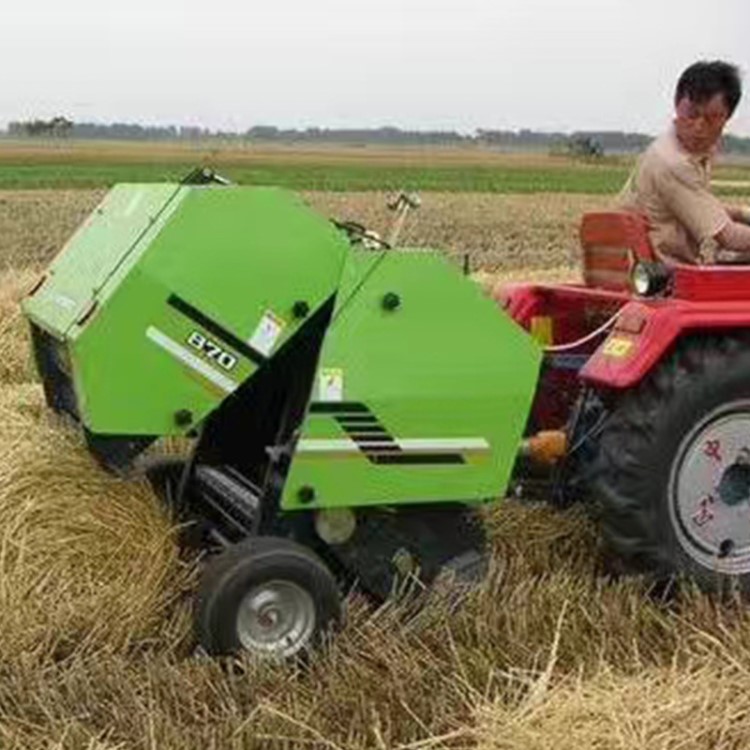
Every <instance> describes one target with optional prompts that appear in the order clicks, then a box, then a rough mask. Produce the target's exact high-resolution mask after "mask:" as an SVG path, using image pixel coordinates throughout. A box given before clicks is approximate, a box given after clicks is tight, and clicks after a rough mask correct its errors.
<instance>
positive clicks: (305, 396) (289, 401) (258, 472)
mask: <svg viewBox="0 0 750 750" xmlns="http://www.w3.org/2000/svg"><path fill="white" fill-rule="evenodd" d="M333 305H334V298H333V297H331V298H330V299H329V300H328V301H327V302H326V303H325V304H324V305H322V306H321V307H320V308H319V309H318V310H317V311H316V312H315V314H314V315H313V316H312V317H311V318H310V319H309V320H308V321H307V322H306V323H305V325H304V326H302V328H300V330H299V331H298V332H297V333H296V335H295V336H293V337H292V338H291V339H290V340H289V341H288V342H287V343H286V344H285V345H284V346H283V347H282V348H281V349H280V350H279V351H278V352H277V353H276V354H275V355H274V356H273V357H272V358H271V359H269V360H267V361H266V362H265V364H263V365H262V366H261V367H260V368H259V369H258V371H257V372H256V373H255V375H254V376H253V377H252V378H251V379H250V380H248V381H246V382H245V383H244V384H243V385H242V386H241V387H240V388H238V389H237V390H236V391H235V392H234V393H233V394H232V395H231V396H229V397H228V398H227V399H226V400H225V401H224V402H223V403H222V405H221V406H220V407H219V408H218V409H217V410H216V412H214V413H213V414H212V415H211V417H210V418H209V419H208V420H207V421H206V423H205V425H204V427H203V430H202V432H201V438H200V443H199V445H198V447H197V451H196V456H195V460H196V463H197V464H208V465H213V466H219V465H228V466H232V467H234V468H235V469H237V470H238V471H239V472H240V473H241V474H243V475H244V476H245V477H247V478H248V479H249V480H250V481H251V482H252V483H253V484H255V485H256V486H258V487H260V488H261V489H262V490H263V491H264V493H265V492H267V490H268V487H267V484H268V482H269V480H270V478H271V472H270V471H269V470H270V464H271V460H270V457H269V453H268V450H267V449H268V448H270V447H278V446H284V445H286V444H287V443H288V442H289V441H290V439H291V438H292V436H293V434H294V431H295V430H296V429H297V428H298V427H299V425H300V424H301V422H302V419H303V418H304V415H305V411H306V409H307V404H308V400H309V397H310V391H311V389H312V385H313V379H314V377H315V370H316V368H317V363H318V356H319V354H320V348H321V345H322V343H323V337H324V336H325V332H326V329H327V327H328V324H329V322H330V320H331V314H332V312H333ZM287 468H288V460H287V461H284V460H283V459H280V460H279V461H277V463H276V469H277V471H275V472H274V474H275V478H276V479H279V475H283V474H285V471H286V469H287Z"/></svg>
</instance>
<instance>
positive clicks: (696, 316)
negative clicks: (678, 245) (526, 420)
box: [580, 266, 750, 388]
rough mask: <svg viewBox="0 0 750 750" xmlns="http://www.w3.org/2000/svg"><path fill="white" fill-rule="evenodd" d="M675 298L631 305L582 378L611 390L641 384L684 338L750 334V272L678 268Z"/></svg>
mask: <svg viewBox="0 0 750 750" xmlns="http://www.w3.org/2000/svg"><path fill="white" fill-rule="evenodd" d="M673 274H674V276H673V281H672V291H671V295H670V296H669V297H666V298H660V299H637V300H632V301H630V302H628V303H627V304H626V305H625V306H624V307H623V308H622V310H621V311H620V312H619V314H618V316H617V320H616V321H615V324H614V328H613V330H612V332H611V333H610V335H609V336H608V337H607V339H606V340H605V341H604V342H603V343H602V344H601V345H600V346H599V347H598V348H597V350H596V351H595V352H594V354H593V355H592V356H591V358H590V359H589V360H588V362H587V363H586V365H585V366H584V367H583V368H582V370H581V372H580V377H581V379H582V380H583V381H585V382H588V383H591V384H594V385H597V386H605V387H609V388H631V387H632V386H634V385H636V384H637V383H639V382H640V381H641V380H642V379H643V378H644V377H645V376H646V375H648V373H649V372H650V371H651V369H652V368H653V367H654V366H655V365H656V364H657V363H658V362H659V361H661V359H662V358H663V356H664V355H665V354H666V353H667V351H668V350H669V349H670V348H671V347H672V345H673V344H674V343H675V341H676V340H677V339H678V338H680V337H681V336H683V335H685V334H689V333H696V332H699V331H704V332H710V331H731V330H737V329H750V268H748V267H731V266H724V267H722V266H707V267H706V266H703V267H698V266H675V267H674V268H673Z"/></svg>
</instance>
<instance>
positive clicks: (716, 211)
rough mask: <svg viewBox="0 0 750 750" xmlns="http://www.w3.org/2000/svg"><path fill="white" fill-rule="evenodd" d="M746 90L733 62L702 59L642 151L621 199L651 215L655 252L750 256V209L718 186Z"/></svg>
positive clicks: (676, 257) (717, 259)
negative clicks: (667, 120)
mask: <svg viewBox="0 0 750 750" xmlns="http://www.w3.org/2000/svg"><path fill="white" fill-rule="evenodd" d="M741 96H742V84H741V80H740V73H739V71H738V69H737V68H736V67H735V66H734V65H730V64H729V63H726V62H721V61H714V62H697V63H694V64H693V65H691V66H690V67H689V68H687V69H686V70H685V71H684V72H683V73H682V75H681V76H680V79H679V81H678V83H677V88H676V90H675V97H674V103H675V118H674V124H673V127H672V128H670V130H669V131H667V132H666V133H664V134H663V135H661V136H660V137H659V138H657V139H656V140H655V141H654V142H653V143H652V144H651V145H650V146H649V148H648V149H647V150H646V151H645V153H644V154H643V155H642V156H641V157H640V159H639V160H638V163H637V165H636V168H635V170H634V172H633V174H632V175H631V177H630V179H629V180H628V182H627V184H626V185H625V188H624V189H623V192H622V194H621V196H620V199H619V202H620V204H621V207H622V208H625V209H626V210H631V211H636V212H638V213H640V214H643V215H645V216H646V218H647V219H648V222H649V225H650V238H651V243H652V245H653V247H654V250H655V252H656V254H657V255H658V256H659V257H660V258H662V259H663V260H666V261H674V262H678V263H689V264H700V263H738V262H739V263H750V208H747V207H744V208H743V207H738V206H726V205H724V204H723V203H722V202H721V201H720V200H719V199H718V198H717V197H716V196H714V195H713V193H712V192H711V187H710V181H711V165H712V162H713V159H714V157H715V155H716V152H717V151H718V147H719V142H720V140H721V136H722V132H723V130H724V126H725V125H726V123H727V121H728V120H729V118H730V117H731V116H732V114H733V113H734V111H735V109H736V108H737V105H738V103H739V101H740V98H741Z"/></svg>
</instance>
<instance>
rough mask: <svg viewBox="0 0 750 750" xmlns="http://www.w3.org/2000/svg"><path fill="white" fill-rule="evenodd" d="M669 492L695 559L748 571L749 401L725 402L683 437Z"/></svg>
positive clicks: (681, 535) (733, 571)
mask: <svg viewBox="0 0 750 750" xmlns="http://www.w3.org/2000/svg"><path fill="white" fill-rule="evenodd" d="M668 497H669V513H670V519H671V522H672V526H673V528H674V530H675V532H676V535H677V539H678V541H679V543H680V546H681V547H682V549H683V550H684V551H685V552H686V553H687V554H688V555H689V556H690V557H691V558H692V559H693V560H694V561H695V562H697V563H699V564H700V565H702V566H703V567H705V568H708V569H710V570H713V571H716V572H718V573H723V574H727V575H743V574H745V573H748V572H750V401H747V400H742V401H734V402H732V403H729V404H724V405H723V406H721V407H719V408H718V409H715V410H714V411H712V412H711V413H710V414H709V415H708V416H707V417H706V418H705V419H703V420H701V422H699V423H698V425H696V426H695V427H694V428H693V429H692V430H691V431H690V432H689V433H688V434H687V435H686V436H685V438H683V440H682V442H681V443H680V446H679V448H678V450H677V455H676V457H675V460H674V462H673V464H672V471H671V473H670V478H669V495H668Z"/></svg>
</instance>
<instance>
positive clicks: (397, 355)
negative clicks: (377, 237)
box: [23, 183, 541, 656]
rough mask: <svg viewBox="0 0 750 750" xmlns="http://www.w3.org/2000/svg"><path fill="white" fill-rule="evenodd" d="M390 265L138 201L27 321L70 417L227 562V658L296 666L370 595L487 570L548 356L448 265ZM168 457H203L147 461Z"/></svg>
mask: <svg viewBox="0 0 750 750" xmlns="http://www.w3.org/2000/svg"><path fill="white" fill-rule="evenodd" d="M368 240H370V241H368ZM374 244H375V245H379V247H377V249H373V248H372V245H373V241H372V237H371V235H370V234H368V233H364V232H362V231H360V228H359V227H357V225H352V224H349V225H339V224H335V223H332V222H330V221H328V220H326V219H325V218H323V217H321V216H319V215H318V214H316V213H315V212H314V211H312V210H311V209H310V208H308V207H307V206H306V205H305V204H304V203H303V202H302V201H301V199H299V198H298V197H296V196H294V195H291V194H289V193H286V192H284V191H281V190H276V189H267V188H245V187H235V186H225V185H221V186H219V185H215V184H184V183H183V184H159V185H119V186H117V187H115V188H114V189H113V190H112V191H111V192H110V193H109V194H108V195H107V196H106V198H105V199H104V200H103V202H102V203H101V204H100V205H99V207H98V208H96V209H95V211H94V212H93V213H92V214H91V216H90V217H89V218H88V219H87V220H86V221H85V223H84V224H83V226H82V227H81V228H80V229H79V230H78V231H77V233H76V234H75V235H74V236H73V237H72V238H71V240H70V241H69V242H68V244H67V245H66V247H65V248H64V249H63V251H62V252H61V253H60V255H59V256H58V257H57V258H56V259H55V261H54V262H53V263H52V264H51V266H50V267H49V269H48V270H47V272H46V274H45V275H44V276H43V277H42V279H40V281H39V283H38V284H37V285H36V287H35V288H34V289H33V290H32V292H31V293H30V295H29V296H28V298H27V299H26V300H25V301H24V304H23V308H24V312H25V314H26V316H27V318H28V320H29V321H30V324H31V331H32V339H33V343H34V351H35V356H36V361H37V365H38V369H39V371H40V374H41V377H42V380H43V383H44V388H45V393H46V397H47V400H48V403H49V404H50V406H51V407H52V408H54V409H56V410H57V411H60V412H64V413H67V414H69V415H70V416H72V417H73V418H74V419H75V420H76V421H77V422H79V423H80V425H81V426H82V428H83V431H84V433H85V436H86V440H87V443H88V446H89V447H90V449H91V450H92V452H93V453H94V454H95V455H96V456H97V457H98V458H99V459H100V460H101V461H102V463H104V464H105V465H107V466H108V467H110V468H112V469H114V470H116V471H120V472H123V473H126V472H128V471H133V470H138V469H143V468H144V467H146V470H147V471H148V473H149V476H150V477H151V479H152V480H153V481H154V483H155V484H156V485H158V486H159V487H160V488H161V490H162V491H164V493H165V495H166V496H168V497H169V498H170V499H171V501H172V502H173V503H174V506H175V509H176V511H177V512H178V513H179V514H180V515H181V516H184V517H186V518H189V519H190V520H191V521H192V523H193V528H194V530H195V533H194V534H193V537H194V540H197V541H199V543H200V544H201V545H203V546H205V547H206V548H207V549H209V550H211V551H212V552H216V551H217V550H218V552H217V553H216V554H211V555H209V556H207V563H206V566H205V572H204V576H203V580H202V582H201V585H200V590H199V592H198V598H197V604H196V607H195V619H196V629H197V635H198V638H199V640H200V642H201V644H202V645H203V646H204V648H205V649H206V650H208V651H209V652H211V653H226V652H232V651H237V650H239V649H247V650H249V651H252V652H257V653H262V654H266V653H270V654H273V655H276V656H288V655H291V654H294V653H297V652H298V651H299V650H300V649H304V648H307V647H309V646H310V645H311V644H312V643H314V642H315V640H316V639H317V638H318V637H319V636H320V634H321V633H322V632H323V631H324V630H325V629H326V628H327V627H328V626H330V624H331V622H332V621H335V620H336V619H337V618H338V617H339V614H340V591H341V590H342V588H343V587H344V586H346V585H349V584H350V583H351V582H353V581H356V582H357V584H358V585H359V586H360V587H361V588H362V589H363V590H365V591H366V592H368V593H370V594H372V595H374V596H377V597H383V596H386V595H388V593H389V592H390V591H391V590H392V588H393V587H394V585H396V584H397V582H398V580H399V579H400V578H403V577H407V576H412V577H418V578H419V579H421V580H422V581H424V582H425V583H429V582H430V581H432V580H433V579H434V578H435V577H437V576H438V575H440V574H441V573H442V572H443V571H445V570H453V571H454V572H455V574H456V575H459V576H460V575H464V574H469V573H470V572H475V571H476V570H477V569H478V568H479V567H481V560H482V546H483V541H484V535H483V532H482V528H481V524H480V523H479V522H478V521H477V518H476V506H477V504H479V503H482V502H484V501H486V500H489V499H493V498H496V497H498V496H501V495H502V494H503V492H504V490H505V487H506V484H507V482H508V479H509V475H510V472H511V470H512V467H513V464H514V461H515V458H516V456H517V452H518V447H519V444H520V442H521V438H522V434H523V430H524V426H525V424H526V420H527V415H528V412H529V409H530V406H531V402H532V398H533V395H534V390H535V387H536V382H537V377H538V370H539V367H540V362H541V351H540V350H539V348H538V346H537V345H536V344H535V343H534V342H533V340H532V339H531V338H530V337H529V336H527V335H526V334H525V333H524V332H523V331H522V330H521V329H520V328H519V327H518V326H517V325H516V324H515V323H514V322H512V321H511V320H510V319H509V318H508V317H507V316H506V315H505V314H504V313H503V312H502V311H501V310H500V309H498V307H497V306H496V305H495V304H494V303H493V302H492V301H491V300H490V299H487V298H485V297H484V296H483V294H482V293H481V291H480V290H479V288H478V287H477V286H476V285H475V284H474V283H473V282H471V281H470V280H468V279H466V278H465V277H464V276H463V275H462V274H461V273H460V271H459V269H457V268H455V267H454V266H453V265H452V264H450V263H449V262H448V261H447V260H446V259H445V258H444V257H443V256H442V255H441V254H440V253H437V252H435V253H433V252H425V251H409V250H407V249H400V250H399V251H398V252H393V251H391V250H390V248H389V247H388V246H387V245H386V243H382V242H380V243H379V242H377V241H375V242H374ZM165 436H188V437H190V438H192V450H191V452H190V455H189V457H187V458H186V459H184V460H183V459H166V458H165V459H163V460H158V461H156V462H155V461H154V458H153V455H152V453H153V452H152V451H149V452H148V455H147V456H144V455H143V451H144V449H146V448H147V447H148V446H149V445H150V444H152V443H153V442H154V441H155V440H157V439H158V438H161V437H165ZM147 458H148V460H146V459H147Z"/></svg>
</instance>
